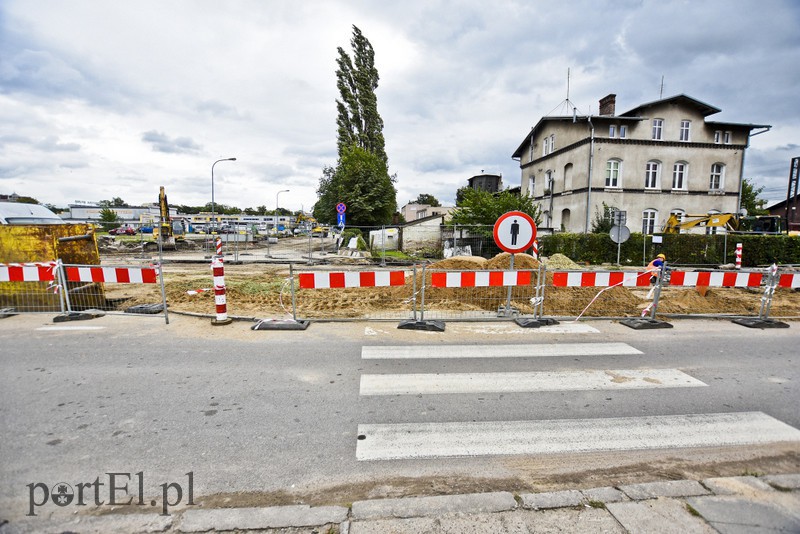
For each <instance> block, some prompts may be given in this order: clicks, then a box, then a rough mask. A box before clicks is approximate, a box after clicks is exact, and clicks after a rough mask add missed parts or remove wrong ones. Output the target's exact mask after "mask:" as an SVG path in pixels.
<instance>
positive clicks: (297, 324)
mask: <svg viewBox="0 0 800 534" xmlns="http://www.w3.org/2000/svg"><path fill="white" fill-rule="evenodd" d="M309 324H311V322H310V321H295V320H293V319H261V320H260V321H258V322H257V323H256V324H254V325H253V326H251V327H250V330H305V329H306V328H308V325H309Z"/></svg>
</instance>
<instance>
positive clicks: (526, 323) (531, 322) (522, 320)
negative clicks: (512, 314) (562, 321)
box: [514, 317, 558, 328]
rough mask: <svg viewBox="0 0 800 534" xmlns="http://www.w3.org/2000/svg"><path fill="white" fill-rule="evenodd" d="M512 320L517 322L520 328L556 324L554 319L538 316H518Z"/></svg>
mask: <svg viewBox="0 0 800 534" xmlns="http://www.w3.org/2000/svg"><path fill="white" fill-rule="evenodd" d="M514 322H515V323H517V325H518V326H520V327H521V328H539V327H540V326H550V325H554V324H558V321H556V320H555V319H547V318H544V317H540V318H538V319H533V318H531V317H519V318H517V319H514Z"/></svg>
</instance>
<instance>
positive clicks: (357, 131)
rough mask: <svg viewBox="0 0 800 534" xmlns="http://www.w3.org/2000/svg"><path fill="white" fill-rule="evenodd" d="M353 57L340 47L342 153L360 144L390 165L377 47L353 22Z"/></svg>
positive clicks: (338, 77)
mask: <svg viewBox="0 0 800 534" xmlns="http://www.w3.org/2000/svg"><path fill="white" fill-rule="evenodd" d="M350 45H351V46H352V48H353V59H351V57H350V56H349V55H348V54H347V52H345V51H344V50H343V49H342V47H338V48H337V51H338V52H339V57H338V58H337V59H336V64H337V65H338V67H339V68H338V69H337V70H336V87H337V88H338V89H339V96H340V99H337V100H336V110H337V118H336V125H337V128H338V140H337V146H338V149H339V157H340V158H341V157H342V153H343V151H344V150H345V148H347V147H350V146H359V147H361V148H363V149H365V150H367V151H368V152H371V153H373V154H375V155H376V156H378V157H379V158H380V159H381V160H383V162H384V163H386V165H387V167H388V162H389V160H388V158H387V156H386V149H385V141H384V137H383V119H382V118H381V116H380V113H378V97H377V95H376V94H375V89H377V88H378V80H379V76H378V69H377V68H375V51H374V50H373V48H372V45H371V44H370V42H369V40H368V39H367V38H366V37H364V35H363V34H362V33H361V30H359V29H358V27H356V26H353V38H352V39H351V40H350Z"/></svg>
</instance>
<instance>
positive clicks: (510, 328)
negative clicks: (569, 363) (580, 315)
mask: <svg viewBox="0 0 800 534" xmlns="http://www.w3.org/2000/svg"><path fill="white" fill-rule="evenodd" d="M447 329H448V331H450V332H453V333H456V334H459V333H465V334H486V335H490V336H492V335H495V336H497V335H499V336H509V335H511V336H522V335H537V334H597V333H599V332H600V331H599V330H598V329H596V328H594V327H593V326H589V325H588V324H586V323H576V322H569V323H559V324H554V325H549V326H540V327H539V328H520V327H519V326H517V325H516V324H514V323H471V324H459V323H453V322H450V323H447Z"/></svg>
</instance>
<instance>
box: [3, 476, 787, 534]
mask: <svg viewBox="0 0 800 534" xmlns="http://www.w3.org/2000/svg"><path fill="white" fill-rule="evenodd" d="M799 491H800V474H784V475H764V476H760V477H757V476H736V477H715V478H708V479H704V480H702V481H699V482H698V481H695V480H670V481H662V482H648V483H642V484H627V485H621V486H618V487H608V486H607V487H598V488H590V489H585V490H565V491H555V492H542V493H524V494H521V495H519V497H515V496H514V494H512V493H510V492H492V493H473V494H462V495H440V496H430V497H407V498H391V499H373V500H365V501H357V502H354V503H353V505H352V507H351V508H347V507H344V506H317V507H312V506H309V505H292V506H274V507H268V508H216V509H203V508H188V509H185V510H183V511H181V512H177V513H176V514H175V515H174V516H161V515H157V514H128V515H106V516H79V517H69V518H65V519H64V520H61V521H56V520H55V519H53V518H49V519H45V518H25V519H23V520H21V521H19V522H13V523H7V522H4V521H3V518H2V517H0V534H27V533H33V532H36V533H40V532H41V533H45V534H47V533H54V534H55V533H63V532H65V531H68V532H76V533H100V532H103V533H105V532H121V533H144V532H172V533H176V532H187V533H188V532H217V531H246V530H259V531H263V532H272V531H273V530H274V529H292V528H294V529H302V528H313V529H314V530H317V531H322V529H325V528H330V529H331V530H332V531H333V532H337V531H338V532H339V533H341V534H347V533H350V534H353V533H360V532H371V531H374V528H378V527H380V528H379V530H381V531H387V532H403V531H404V529H406V530H407V529H412V530H413V529H415V528H417V527H419V528H423V527H425V528H428V526H430V525H434V524H436V525H448V524H451V523H452V525H453V527H454V528H456V527H459V526H464V525H468V524H470V521H472V520H475V521H478V522H479V524H482V525H484V526H487V528H488V526H489V525H494V526H496V527H497V529H499V530H497V532H512V531H514V532H516V530H503V529H505V528H509V529H510V528H511V525H523V524H524V525H528V524H537V525H540V526H541V525H543V524H550V523H552V524H553V525H554V526H558V525H561V526H564V525H572V526H574V527H575V528H576V529H579V530H580V529H583V528H584V527H586V528H589V527H590V525H592V524H594V523H592V522H593V521H612V522H613V524H614V525H621V526H622V528H624V529H627V531H629V532H652V531H654V530H653V529H656V530H658V528H661V527H663V526H664V525H670V527H674V528H673V530H674V531H675V532H713V530H709V529H711V528H712V527H714V526H715V525H716V526H717V527H720V528H721V526H724V525H723V523H721V521H723V520H724V521H727V522H728V523H731V522H733V523H734V524H735V525H738V526H741V527H746V529H745V530H744V531H747V532H768V530H763V529H761V530H759V529H760V528H761V527H762V526H763V527H765V528H767V529H769V528H773V529H774V528H778V529H780V528H783V529H784V530H785V531H788V532H793V531H795V530H796V531H800V494H798V492H799ZM737 510H738V511H737ZM531 514H533V515H531ZM531 522H532V523H531ZM542 522H544V523H542ZM604 524H606V523H604ZM426 525H428V526H426ZM503 525H506V526H503ZM595 526H597V525H595ZM728 526H730V525H728ZM412 527H413V528H412ZM431 528H432V527H431ZM437 528H438V527H437ZM471 528H472V527H471ZM492 528H494V527H492ZM514 528H516V527H514ZM554 528H555V527H554ZM613 528H616V527H613ZM337 529H338V530H337ZM786 529H789V530H786ZM792 529H794V530H792ZM423 530H424V529H423ZM452 531H454V532H455V531H459V530H458V529H457V528H456V530H452ZM474 531H475V532H477V531H478V530H474ZM523 531H524V530H523ZM610 531H611V532H616V531H615V530H613V529H612V530H610Z"/></svg>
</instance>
